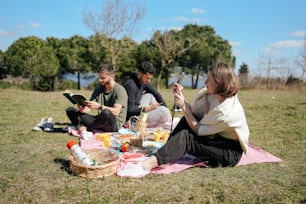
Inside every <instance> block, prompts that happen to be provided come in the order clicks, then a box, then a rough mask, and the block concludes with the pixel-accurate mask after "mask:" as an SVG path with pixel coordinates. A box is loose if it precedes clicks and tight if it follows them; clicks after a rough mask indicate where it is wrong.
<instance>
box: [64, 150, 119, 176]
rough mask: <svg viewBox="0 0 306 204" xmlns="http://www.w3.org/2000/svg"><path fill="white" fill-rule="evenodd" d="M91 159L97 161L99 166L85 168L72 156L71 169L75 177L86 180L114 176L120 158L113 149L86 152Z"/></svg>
mask: <svg viewBox="0 0 306 204" xmlns="http://www.w3.org/2000/svg"><path fill="white" fill-rule="evenodd" d="M84 151H85V152H86V153H87V154H88V156H89V158H90V159H92V160H96V162H97V163H98V164H99V165H97V166H84V165H82V164H81V163H79V162H78V161H77V160H76V159H75V158H74V157H73V156H72V155H71V156H70V169H71V171H72V173H73V174H74V175H77V176H80V177H84V178H103V177H105V176H111V175H114V173H115V172H116V170H117V168H118V165H119V162H120V158H119V155H118V154H117V152H116V151H115V150H113V149H87V150H84Z"/></svg>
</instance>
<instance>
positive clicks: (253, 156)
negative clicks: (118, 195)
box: [70, 129, 282, 178]
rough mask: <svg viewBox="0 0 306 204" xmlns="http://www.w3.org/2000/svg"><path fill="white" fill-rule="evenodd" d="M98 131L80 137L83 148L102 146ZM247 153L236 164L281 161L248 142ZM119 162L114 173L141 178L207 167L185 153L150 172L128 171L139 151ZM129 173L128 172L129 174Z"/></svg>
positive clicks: (140, 156)
mask: <svg viewBox="0 0 306 204" xmlns="http://www.w3.org/2000/svg"><path fill="white" fill-rule="evenodd" d="M97 133H99V132H95V134H93V135H94V136H93V137H91V138H89V139H87V140H83V139H81V138H80V144H81V147H82V148H83V149H100V148H103V146H102V143H101V141H97V140H96V138H95V135H96V134H97ZM70 134H72V135H74V136H78V137H80V132H79V131H78V130H74V129H71V130H70ZM248 147H249V148H248V153H247V154H243V155H242V157H241V159H240V161H239V163H238V164H237V165H236V166H242V165H248V164H258V163H266V162H280V161H282V160H281V159H280V158H278V157H276V156H274V155H272V154H271V153H269V152H267V151H265V150H263V149H261V148H260V147H257V146H255V145H252V144H249V146H248ZM120 157H121V159H120V164H119V167H118V169H117V172H116V175H118V176H122V177H124V176H129V177H134V178H141V177H144V176H145V175H147V174H148V173H150V174H170V173H178V172H180V171H183V170H185V169H188V168H192V167H197V166H200V167H209V166H208V165H206V164H205V163H204V162H203V161H201V160H199V159H198V158H196V157H194V156H192V155H189V154H185V155H184V156H183V157H182V158H180V159H179V160H177V161H176V162H174V163H170V164H166V165H161V166H158V167H156V168H154V169H152V170H151V172H148V173H144V172H139V173H138V172H137V170H134V169H133V172H129V169H130V168H131V167H132V165H135V164H137V163H140V162H141V161H142V160H143V159H145V155H143V154H140V153H122V154H120ZM129 173H130V174H129Z"/></svg>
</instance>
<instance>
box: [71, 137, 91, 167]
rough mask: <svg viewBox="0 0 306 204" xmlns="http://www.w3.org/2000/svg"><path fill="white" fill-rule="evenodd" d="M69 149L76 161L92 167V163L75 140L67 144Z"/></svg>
mask: <svg viewBox="0 0 306 204" xmlns="http://www.w3.org/2000/svg"><path fill="white" fill-rule="evenodd" d="M67 148H68V149H70V150H71V152H72V154H73V156H74V158H75V159H77V160H78V161H79V162H80V163H81V164H83V165H85V166H91V165H92V161H91V159H90V158H89V157H88V155H87V154H86V153H85V152H84V151H83V149H82V148H81V147H80V146H79V145H78V144H77V143H76V141H74V140H70V141H69V142H68V143H67Z"/></svg>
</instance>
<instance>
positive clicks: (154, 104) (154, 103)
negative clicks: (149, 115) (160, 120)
mask: <svg viewBox="0 0 306 204" xmlns="http://www.w3.org/2000/svg"><path fill="white" fill-rule="evenodd" d="M160 105H161V104H160V103H158V102H156V101H154V102H152V103H151V104H150V105H149V106H146V107H144V112H150V111H152V110H155V109H156V108H157V107H158V106H160Z"/></svg>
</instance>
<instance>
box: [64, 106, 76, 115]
mask: <svg viewBox="0 0 306 204" xmlns="http://www.w3.org/2000/svg"><path fill="white" fill-rule="evenodd" d="M71 112H77V109H76V108H75V107H68V108H67V109H66V113H67V114H68V113H71Z"/></svg>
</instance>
